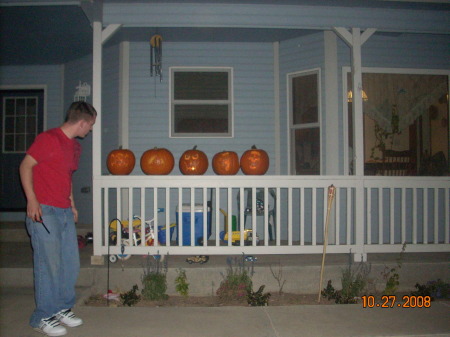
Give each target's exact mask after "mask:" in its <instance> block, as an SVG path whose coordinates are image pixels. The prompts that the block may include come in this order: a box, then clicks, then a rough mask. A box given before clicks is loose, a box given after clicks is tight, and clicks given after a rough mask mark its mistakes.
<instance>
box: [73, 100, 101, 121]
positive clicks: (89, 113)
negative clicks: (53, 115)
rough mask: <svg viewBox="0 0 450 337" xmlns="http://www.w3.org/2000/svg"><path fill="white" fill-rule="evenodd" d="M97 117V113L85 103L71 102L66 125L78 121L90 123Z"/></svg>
mask: <svg viewBox="0 0 450 337" xmlns="http://www.w3.org/2000/svg"><path fill="white" fill-rule="evenodd" d="M95 117H97V111H96V110H95V108H94V107H93V106H92V105H91V104H89V103H86V102H83V101H78V102H73V103H72V104H71V105H70V107H69V109H68V110H67V115H66V120H65V122H66V123H71V124H72V123H76V122H78V121H79V120H82V119H84V120H85V121H90V120H92V119H93V118H95Z"/></svg>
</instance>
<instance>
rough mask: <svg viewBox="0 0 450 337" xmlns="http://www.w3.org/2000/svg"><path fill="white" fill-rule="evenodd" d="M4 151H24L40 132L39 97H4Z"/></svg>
mask: <svg viewBox="0 0 450 337" xmlns="http://www.w3.org/2000/svg"><path fill="white" fill-rule="evenodd" d="M2 115H3V130H2V131H3V132H2V134H3V142H2V143H3V149H2V150H3V153H22V152H25V151H26V150H27V149H28V147H29V146H30V145H31V144H32V143H33V141H34V138H35V137H36V135H37V132H38V127H37V125H38V98H37V97H26V96H21V97H8V96H4V97H3V113H2Z"/></svg>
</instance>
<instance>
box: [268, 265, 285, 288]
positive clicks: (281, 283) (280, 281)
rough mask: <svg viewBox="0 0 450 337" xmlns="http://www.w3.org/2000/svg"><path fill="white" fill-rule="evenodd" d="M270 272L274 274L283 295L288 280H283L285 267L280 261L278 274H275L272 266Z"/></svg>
mask: <svg viewBox="0 0 450 337" xmlns="http://www.w3.org/2000/svg"><path fill="white" fill-rule="evenodd" d="M269 268H270V272H271V273H272V276H273V277H274V279H275V280H276V281H277V283H278V293H279V294H280V295H281V294H282V293H283V287H284V284H285V283H286V280H284V279H283V265H282V264H281V261H278V272H277V273H275V272H274V271H273V269H272V266H269Z"/></svg>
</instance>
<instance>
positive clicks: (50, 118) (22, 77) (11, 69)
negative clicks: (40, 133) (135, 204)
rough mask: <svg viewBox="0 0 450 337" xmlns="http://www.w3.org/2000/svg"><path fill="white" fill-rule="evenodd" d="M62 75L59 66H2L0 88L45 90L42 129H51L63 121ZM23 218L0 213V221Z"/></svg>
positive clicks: (21, 215)
mask: <svg viewBox="0 0 450 337" xmlns="http://www.w3.org/2000/svg"><path fill="white" fill-rule="evenodd" d="M63 75H64V67H63V66H60V65H46V66H20V67H19V66H3V67H0V87H2V88H10V87H13V88H19V87H20V88H26V87H27V86H32V87H35V86H39V87H40V88H43V89H45V102H44V109H45V111H44V129H51V128H54V127H57V126H59V125H60V124H61V123H62V121H63V119H64V109H63V100H62V96H63V91H64V90H63V86H62V85H61V84H62V82H63ZM24 155H25V154H24ZM91 207H92V206H91ZM24 218H25V213H24V212H1V213H0V221H23V220H24Z"/></svg>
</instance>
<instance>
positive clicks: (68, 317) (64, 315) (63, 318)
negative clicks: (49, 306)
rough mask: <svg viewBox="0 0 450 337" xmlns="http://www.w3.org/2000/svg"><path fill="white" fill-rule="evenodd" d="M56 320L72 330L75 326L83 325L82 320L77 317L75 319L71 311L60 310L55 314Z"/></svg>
mask: <svg viewBox="0 0 450 337" xmlns="http://www.w3.org/2000/svg"><path fill="white" fill-rule="evenodd" d="M55 317H56V319H57V320H59V321H60V322H61V323H63V324H65V325H67V326H69V327H71V328H73V327H75V326H79V325H81V324H83V320H82V319H81V318H79V317H76V316H75V314H74V313H73V312H72V310H71V309H66V310H61V311H60V312H58V313H57V314H56V316H55Z"/></svg>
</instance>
